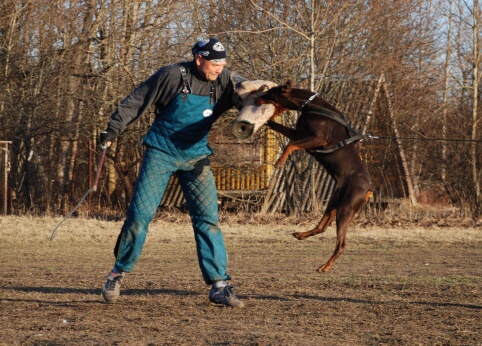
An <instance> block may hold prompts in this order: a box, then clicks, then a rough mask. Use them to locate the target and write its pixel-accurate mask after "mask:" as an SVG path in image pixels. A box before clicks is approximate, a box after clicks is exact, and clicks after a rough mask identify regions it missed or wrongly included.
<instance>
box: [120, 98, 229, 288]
mask: <svg viewBox="0 0 482 346" xmlns="http://www.w3.org/2000/svg"><path fill="white" fill-rule="evenodd" d="M209 101H210V98H209V97H206V96H199V95H191V94H188V95H182V94H180V95H178V96H177V97H176V98H175V99H174V100H173V101H172V102H171V104H170V105H169V106H168V108H167V109H166V110H165V111H164V112H163V114H162V115H161V116H160V117H158V118H156V120H155V121H154V123H153V124H152V126H151V129H150V130H149V132H148V133H147V135H146V136H145V138H144V145H145V146H146V150H145V153H144V159H143V162H142V167H141V170H140V172H139V176H138V178H137V182H136V185H135V188H134V192H133V196H132V199H131V202H130V205H129V208H128V210H127V213H126V220H125V222H124V225H123V227H122V230H121V235H120V238H119V243H118V251H117V258H116V262H115V267H116V268H117V269H118V270H120V271H123V272H131V271H132V269H133V268H134V266H135V264H136V263H137V261H138V259H139V257H140V255H141V252H142V247H143V245H144V242H145V240H146V236H147V232H148V226H149V223H150V222H151V221H152V219H153V218H154V216H155V214H156V212H157V209H158V207H159V204H160V202H161V200H162V197H163V195H164V192H165V190H166V188H167V185H168V183H169V180H170V177H171V175H172V174H175V175H176V176H177V178H178V180H179V183H180V185H181V188H182V191H183V193H184V197H185V199H186V205H187V208H188V210H189V214H190V216H191V221H192V226H193V229H194V235H195V241H196V249H197V256H198V260H199V266H200V268H201V273H202V276H203V278H204V281H205V282H206V284H211V283H213V282H214V281H219V280H228V279H229V276H228V275H227V274H226V267H227V254H226V248H225V244H224V239H223V235H222V233H221V229H220V228H219V225H218V223H219V217H218V204H217V191H216V185H215V181H214V176H213V174H212V171H211V167H210V165H209V159H208V156H209V155H211V154H212V150H211V149H210V148H209V147H208V145H207V135H208V132H209V130H210V128H211V125H212V122H213V121H212V119H211V118H210V116H211V114H212V109H213V104H211V103H210V102H209ZM161 256H162V254H161Z"/></svg>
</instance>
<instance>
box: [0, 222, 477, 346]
mask: <svg viewBox="0 0 482 346" xmlns="http://www.w3.org/2000/svg"><path fill="white" fill-rule="evenodd" d="M60 220H61V219H60V218H59V219H50V218H15V217H6V218H2V219H0V227H1V229H2V232H1V234H0V253H1V259H2V264H3V265H2V271H1V278H2V281H1V284H0V324H1V334H2V337H1V340H0V344H2V345H20V344H21V345H74V344H82V345H100V344H110V345H171V344H172V345H383V344H390V345H415V344H424V345H481V341H480V340H482V322H481V321H482V318H481V317H482V294H481V293H482V292H481V287H482V246H481V245H482V231H480V230H478V229H475V228H425V229H422V228H411V229H394V228H376V227H366V228H362V229H355V228H354V229H352V230H350V231H349V234H348V247H347V250H346V251H345V253H344V254H343V255H342V256H341V257H340V259H339V260H338V261H337V262H335V265H334V266H333V269H332V271H330V272H328V273H323V274H319V273H316V272H315V270H316V268H318V266H319V265H321V264H323V263H324V262H325V261H326V260H327V259H328V257H329V256H330V254H331V253H332V251H333V249H334V244H335V239H334V230H333V229H330V230H329V231H328V233H327V234H325V235H322V236H318V237H315V238H311V239H308V240H305V241H298V240H296V239H294V238H293V237H292V236H291V232H292V231H293V230H298V227H300V226H293V225H290V224H283V223H278V222H276V223H275V224H273V225H251V224H244V225H239V224H236V225H229V224H223V225H222V226H223V227H222V228H223V231H224V234H225V239H226V244H227V247H228V252H229V256H230V257H229V259H230V262H229V273H230V274H231V276H232V277H233V282H232V283H233V284H234V285H235V286H236V287H237V294H238V295H239V296H240V298H242V299H243V300H244V301H245V303H246V308H245V309H242V310H237V309H230V308H222V307H218V306H215V305H212V304H210V303H209V301H208V299H207V294H208V287H206V286H205V285H204V283H203V281H202V279H201V275H200V271H199V268H198V265H197V259H196V254H195V246H194V237H193V234H192V229H191V226H190V225H189V224H188V223H173V222H169V223H168V222H165V221H156V222H155V223H154V224H153V225H152V227H151V228H150V233H149V236H148V240H147V243H146V246H145V248H144V253H143V255H142V257H141V260H140V262H139V264H138V265H137V266H136V268H135V271H134V272H133V273H131V274H129V275H128V276H127V278H126V280H125V285H124V286H123V291H122V297H121V299H120V301H119V302H118V303H116V304H113V305H108V304H105V303H104V302H103V300H102V298H101V296H100V292H101V290H100V287H101V286H102V284H103V282H104V279H105V275H106V274H107V271H108V270H109V269H110V267H111V266H112V264H113V255H112V247H113V245H114V242H115V238H116V236H117V233H118V231H119V229H120V226H121V223H120V222H107V221H96V220H88V219H72V220H68V221H66V222H65V223H64V225H62V227H61V229H59V233H58V234H57V237H56V238H55V239H54V240H53V241H49V239H48V238H49V236H50V233H51V231H52V230H53V229H54V228H55V226H56V225H57V223H58V222H59V221H60ZM308 227H309V225H303V226H302V228H301V230H306V229H308Z"/></svg>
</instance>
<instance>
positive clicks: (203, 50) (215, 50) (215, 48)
mask: <svg viewBox="0 0 482 346" xmlns="http://www.w3.org/2000/svg"><path fill="white" fill-rule="evenodd" d="M191 51H192V55H193V56H194V57H196V54H199V55H201V56H202V57H203V58H204V59H206V60H210V61H213V62H224V61H226V50H225V49H224V46H223V45H222V44H221V42H219V41H218V40H216V39H215V38H211V39H203V40H200V41H198V42H197V43H196V44H195V45H194V46H193V47H192V50H191Z"/></svg>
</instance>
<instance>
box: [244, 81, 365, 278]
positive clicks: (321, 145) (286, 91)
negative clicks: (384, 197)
mask: <svg viewBox="0 0 482 346" xmlns="http://www.w3.org/2000/svg"><path fill="white" fill-rule="evenodd" d="M254 102H255V103H256V105H258V106H262V105H266V104H271V105H274V107H275V111H274V113H273V114H272V115H271V117H270V118H269V120H268V121H267V125H268V126H269V127H270V128H271V129H273V130H274V131H276V132H279V133H280V134H282V135H284V136H286V137H288V139H290V142H289V143H288V145H287V146H286V148H285V149H284V151H283V153H282V155H281V157H280V158H279V159H278V161H277V163H276V165H277V167H281V166H282V165H283V164H284V163H285V161H286V159H287V157H288V155H289V154H290V153H291V152H293V151H296V150H303V149H304V150H306V151H307V152H308V153H309V154H310V155H312V156H313V157H314V158H315V159H316V160H317V161H318V162H319V163H321V164H322V165H323V167H324V168H325V169H326V170H327V172H328V173H329V174H330V176H331V177H332V178H333V179H334V180H335V181H336V183H337V185H338V186H337V189H336V190H335V192H334V194H333V196H331V198H330V200H329V202H328V205H327V208H326V210H325V212H324V214H323V217H322V219H321V221H320V222H319V224H318V225H317V226H316V227H315V228H313V229H312V230H310V231H307V232H295V233H293V236H294V237H296V238H298V239H299V240H304V239H306V238H308V237H311V236H313V235H316V234H319V233H323V232H325V231H326V229H327V228H328V226H329V225H330V224H331V223H332V222H333V220H335V218H336V227H337V228H336V232H337V241H336V247H335V251H334V253H333V255H332V256H331V258H330V259H329V260H328V261H327V262H326V263H325V264H323V265H322V266H321V267H319V268H318V270H317V271H318V272H326V271H328V270H330V268H331V266H332V265H333V262H334V261H335V260H336V259H337V258H338V257H339V256H340V255H341V254H342V252H343V251H344V250H345V246H346V233H347V230H348V226H349V224H350V223H351V221H352V219H353V217H354V216H355V214H356V213H357V212H358V210H360V208H361V207H362V206H363V205H364V204H365V203H366V201H367V200H368V198H369V197H370V196H371V195H372V192H371V179H370V175H369V173H368V170H367V168H366V166H365V165H364V163H363V162H362V160H361V158H360V154H359V150H358V146H357V145H356V142H357V141H359V140H360V139H363V138H364V136H361V135H358V134H356V132H355V131H354V130H353V129H352V128H351V127H350V126H349V125H348V123H347V122H346V119H345V117H344V116H343V114H342V112H340V111H339V110H338V109H337V108H335V107H334V106H332V105H330V104H329V103H328V102H327V101H325V100H324V99H323V98H321V97H320V96H318V94H317V93H314V92H312V91H309V90H305V89H296V88H293V85H292V82H291V81H287V82H286V84H284V85H280V86H276V87H273V88H271V89H269V90H268V91H267V92H265V93H264V94H262V95H261V96H257V97H256V98H255V100H254ZM287 110H299V111H300V112H301V114H300V116H299V119H298V121H297V123H296V126H295V128H294V129H292V128H288V127H286V126H284V125H281V124H279V123H276V122H274V121H273V120H271V119H273V118H274V117H275V116H276V115H278V114H280V113H283V112H285V111H287ZM243 126H244V127H243V129H245V130H246V124H243ZM248 130H249V129H248Z"/></svg>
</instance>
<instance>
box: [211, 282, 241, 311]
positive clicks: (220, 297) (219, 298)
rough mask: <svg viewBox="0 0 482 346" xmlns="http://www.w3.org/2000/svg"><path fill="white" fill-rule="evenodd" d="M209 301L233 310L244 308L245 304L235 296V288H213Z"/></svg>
mask: <svg viewBox="0 0 482 346" xmlns="http://www.w3.org/2000/svg"><path fill="white" fill-rule="evenodd" d="M209 300H210V301H211V302H212V303H216V304H222V305H226V306H230V307H232V308H244V303H243V302H242V301H240V300H239V299H238V297H236V295H235V294H234V292H233V286H225V287H213V288H211V291H210V292H209Z"/></svg>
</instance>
